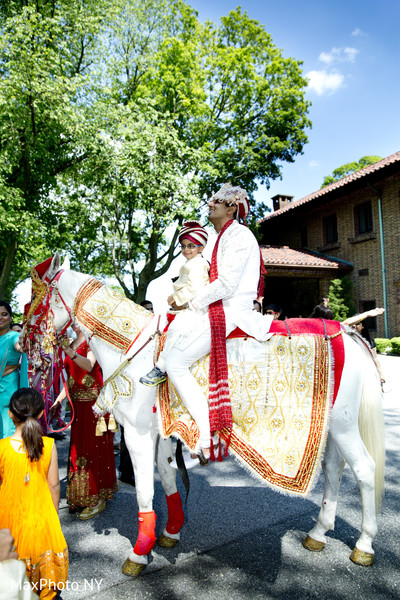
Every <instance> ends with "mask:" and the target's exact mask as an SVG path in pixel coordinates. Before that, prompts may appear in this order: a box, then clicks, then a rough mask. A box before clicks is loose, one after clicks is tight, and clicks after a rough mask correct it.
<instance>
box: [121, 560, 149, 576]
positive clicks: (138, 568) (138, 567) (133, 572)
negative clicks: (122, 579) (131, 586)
mask: <svg viewBox="0 0 400 600" xmlns="http://www.w3.org/2000/svg"><path fill="white" fill-rule="evenodd" d="M145 566H146V565H142V564H140V563H135V562H133V561H131V560H129V558H127V559H126V561H125V562H124V564H123V565H122V572H123V574H124V575H128V577H137V576H138V575H140V573H141V572H142V571H143V569H144V568H145Z"/></svg>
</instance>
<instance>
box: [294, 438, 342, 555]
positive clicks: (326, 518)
mask: <svg viewBox="0 0 400 600" xmlns="http://www.w3.org/2000/svg"><path fill="white" fill-rule="evenodd" d="M344 465H345V461H344V460H343V457H342V455H341V454H340V452H339V451H338V449H337V446H336V444H335V442H334V441H333V439H332V436H331V435H330V434H329V435H328V439H327V442H326V448H325V455H324V459H323V461H322V469H323V472H324V477H325V487H324V496H323V500H322V506H321V510H320V512H319V515H318V521H317V524H316V525H315V527H314V528H313V529H312V530H311V531H310V532H309V533H308V535H307V537H306V538H305V540H304V542H303V546H304V548H307V550H312V551H314V552H315V551H319V550H322V549H323V548H324V546H325V544H326V536H325V533H326V532H327V531H329V530H330V529H333V528H334V526H335V516H336V507H337V500H338V496H339V488H340V481H341V478H342V473H343V469H344Z"/></svg>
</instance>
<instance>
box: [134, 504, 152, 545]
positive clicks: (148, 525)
mask: <svg viewBox="0 0 400 600" xmlns="http://www.w3.org/2000/svg"><path fill="white" fill-rule="evenodd" d="M156 519H157V516H156V513H155V512H154V510H151V511H150V512H139V534H138V537H137V540H136V544H135V547H134V549H133V551H134V553H135V554H138V555H145V556H146V555H147V554H149V552H150V551H151V550H152V549H153V548H154V544H155V543H156V539H157V538H156V536H155V529H156Z"/></svg>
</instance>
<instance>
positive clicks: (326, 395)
mask: <svg viewBox="0 0 400 600" xmlns="http://www.w3.org/2000/svg"><path fill="white" fill-rule="evenodd" d="M271 332H272V333H273V334H274V335H272V337H271V339H270V340H269V341H267V342H264V343H261V342H257V341H256V340H254V339H253V338H249V337H248V336H246V335H245V334H244V333H243V332H240V331H238V330H235V331H234V332H233V333H232V335H231V336H229V339H228V341H227V351H228V371H229V389H230V396H231V406H232V414H233V421H234V424H233V430H228V429H226V430H225V429H222V430H221V431H220V432H219V433H220V437H221V439H222V440H224V441H226V442H228V443H229V451H230V453H232V454H234V455H235V456H236V457H237V458H238V460H239V461H240V462H241V463H243V465H244V466H245V467H246V468H248V469H249V470H250V471H251V472H252V473H253V474H254V475H255V476H256V477H257V478H259V479H260V480H261V481H262V482H263V483H266V484H267V485H269V486H271V487H273V488H274V489H276V490H280V491H285V492H287V493H291V494H295V495H302V496H304V495H306V494H307V493H308V491H309V490H310V488H311V486H312V482H313V480H314V477H315V473H316V471H317V467H318V463H319V459H320V456H321V452H322V450H323V447H324V443H325V439H326V434H327V431H328V418H329V410H330V407H331V406H332V404H333V401H334V399H335V398H336V395H337V391H338V388H339V385H340V378H341V374H342V370H343V361H344V348H343V341H342V335H341V327H340V324H339V323H338V322H335V321H325V323H323V322H322V320H318V319H314V320H311V319H289V320H287V321H275V322H274V323H273V325H272V327H271ZM191 371H192V373H193V375H194V376H195V377H196V379H197V381H198V383H199V385H200V386H201V387H202V389H203V390H204V393H205V395H207V393H208V357H207V356H206V357H203V358H202V359H200V360H199V361H197V362H196V363H195V364H194V365H193V366H192V368H191ZM158 401H159V410H158V411H157V412H158V418H159V424H160V432H161V433H162V435H163V436H164V437H167V436H170V435H173V436H175V437H178V438H180V439H182V440H183V441H184V443H185V444H186V445H187V446H188V447H189V448H191V449H194V448H195V447H196V446H197V445H198V439H199V434H198V429H197V426H196V424H195V422H194V421H193V419H192V418H191V416H190V414H189V413H188V412H187V411H186V409H185V407H184V406H183V405H182V402H181V400H180V398H179V396H178V395H177V393H176V390H175V389H174V387H173V386H172V385H171V384H170V382H168V380H167V382H166V383H165V384H163V385H161V386H159V394H158Z"/></svg>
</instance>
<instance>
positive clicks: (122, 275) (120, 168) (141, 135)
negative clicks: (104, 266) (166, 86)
mask: <svg viewBox="0 0 400 600" xmlns="http://www.w3.org/2000/svg"><path fill="white" fill-rule="evenodd" d="M110 108H111V105H108V109H109V113H108V116H110ZM113 117H114V130H113V131H112V135H110V129H108V130H107V133H105V132H104V133H103V134H101V135H100V136H99V151H98V154H97V155H96V156H94V157H92V158H91V160H89V161H88V162H87V164H86V168H87V170H88V173H87V177H88V183H91V182H92V181H93V179H92V177H93V172H95V173H97V176H98V181H97V182H96V186H95V189H96V198H95V199H94V198H93V205H94V207H96V206H97V207H98V208H97V209H95V210H97V211H98V213H99V214H101V215H102V224H101V227H100V230H99V232H98V233H99V235H98V239H99V240H100V241H101V243H102V245H103V248H102V252H103V253H104V254H106V255H107V256H108V257H110V259H111V260H110V261H109V262H110V263H111V265H112V271H113V274H114V275H115V277H116V278H117V280H118V282H119V284H120V286H121V287H122V289H123V290H124V292H125V294H126V295H127V296H128V297H130V298H134V299H135V300H136V301H137V302H141V301H142V300H144V299H145V294H146V289H147V286H148V284H149V282H150V281H152V280H153V279H156V278H157V277H159V276H160V275H162V274H163V273H165V272H166V270H167V269H168V267H169V265H170V264H171V262H172V260H173V259H174V258H175V256H177V250H176V243H177V236H178V229H177V227H176V225H177V223H178V224H181V223H182V221H183V220H184V219H188V218H192V217H193V216H195V214H196V208H197V206H198V201H199V182H198V178H197V177H196V176H195V175H194V172H195V170H196V169H197V166H198V163H199V161H200V152H198V151H196V150H193V149H192V148H190V147H189V146H187V144H185V142H184V141H182V140H181V139H179V136H178V134H177V131H176V130H175V129H174V127H173V126H172V124H171V119H169V118H167V117H163V116H162V115H160V113H159V112H158V111H157V110H155V109H154V108H152V107H151V105H147V106H146V107H144V106H142V103H140V102H139V104H138V105H137V106H129V107H127V106H121V105H118V106H115V107H114V114H113ZM168 234H169V235H168Z"/></svg>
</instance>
